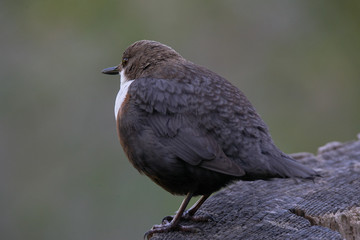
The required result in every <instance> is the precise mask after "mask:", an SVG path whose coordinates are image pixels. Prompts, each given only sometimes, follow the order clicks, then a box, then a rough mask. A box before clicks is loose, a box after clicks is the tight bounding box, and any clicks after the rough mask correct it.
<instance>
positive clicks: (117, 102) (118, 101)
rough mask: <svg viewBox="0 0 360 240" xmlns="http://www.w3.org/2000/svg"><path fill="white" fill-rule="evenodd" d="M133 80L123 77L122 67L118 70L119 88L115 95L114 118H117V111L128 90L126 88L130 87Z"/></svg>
mask: <svg viewBox="0 0 360 240" xmlns="http://www.w3.org/2000/svg"><path fill="white" fill-rule="evenodd" d="M133 81H134V80H128V79H127V78H126V77H125V74H124V69H123V70H121V72H120V90H119V92H118V94H117V95H116V100H115V108H114V112H115V120H116V119H117V115H118V112H119V110H120V109H121V105H122V104H123V102H124V100H125V97H126V94H127V92H128V89H129V87H130V84H131V83H132V82H133Z"/></svg>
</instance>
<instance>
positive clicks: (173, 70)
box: [102, 40, 317, 237]
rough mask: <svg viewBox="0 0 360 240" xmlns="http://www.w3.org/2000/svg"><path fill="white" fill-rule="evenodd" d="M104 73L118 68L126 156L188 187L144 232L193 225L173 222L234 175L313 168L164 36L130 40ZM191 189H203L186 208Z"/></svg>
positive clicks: (297, 174)
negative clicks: (171, 210) (169, 213)
mask: <svg viewBox="0 0 360 240" xmlns="http://www.w3.org/2000/svg"><path fill="white" fill-rule="evenodd" d="M102 73H105V74H120V91H119V93H118V94H117V97H116V101H115V119H116V125H117V131H118V135H119V138H120V143H121V145H122V147H123V149H124V151H125V153H126V155H127V157H128V158H129V160H130V162H131V163H132V164H133V165H134V167H135V168H136V169H137V170H138V171H139V172H140V173H143V174H145V175H147V176H148V177H149V178H150V179H151V180H153V181H154V182H155V183H157V184H158V185H160V186H161V187H163V188H164V189H165V190H166V191H168V192H170V193H172V194H176V195H186V198H185V199H184V201H183V202H182V204H181V206H180V209H179V210H178V212H177V213H176V215H175V216H174V217H167V218H165V219H164V220H163V222H162V224H161V225H155V226H153V227H152V228H151V230H150V231H148V232H147V233H146V235H145V236H147V237H150V236H152V234H153V233H157V232H166V231H172V230H178V231H192V230H193V229H192V228H191V227H189V226H182V225H180V224H179V221H180V220H181V218H187V219H193V220H196V216H194V214H195V212H196V211H197V210H198V209H199V207H200V206H201V204H202V203H204V201H205V200H206V199H207V198H208V197H209V196H210V195H211V194H212V193H213V192H215V191H217V190H219V189H220V188H222V187H224V186H225V185H227V184H229V183H231V182H232V181H234V180H238V179H240V180H257V179H269V178H277V177H280V178H306V179H313V178H314V177H315V176H317V173H316V172H315V171H314V170H312V169H310V168H308V167H306V166H304V165H302V164H300V163H298V162H296V161H295V160H294V159H292V158H291V157H290V156H288V155H286V154H285V153H283V152H282V151H281V150H279V149H278V148H277V147H276V146H275V144H274V143H273V141H272V139H271V136H270V134H269V131H268V128H267V126H266V124H265V123H264V122H263V121H262V119H261V118H260V116H259V115H258V114H257V113H256V111H255V109H254V107H253V106H252V105H251V103H250V102H249V100H248V99H247V98H246V97H245V95H244V94H243V93H242V92H241V91H240V90H239V89H238V88H236V87H235V86H234V85H232V84H231V83H230V82H229V81H227V80H226V79H224V78H223V77H221V76H219V75H218V74H216V73H214V72H212V71H210V70H208V69H207V68H205V67H202V66H198V65H196V64H194V63H192V62H190V61H188V60H186V59H184V58H183V57H182V56H180V54H178V53H177V52H176V51H175V50H173V49H172V48H170V47H168V46H166V45H164V44H161V43H159V42H155V41H148V40H142V41H138V42H135V43H134V44H132V45H131V46H129V47H128V48H127V49H126V50H125V52H124V53H123V57H122V61H121V64H119V65H118V66H115V67H110V68H106V69H104V70H103V71H102ZM197 195H202V197H201V198H200V199H199V201H198V202H197V203H195V205H194V206H193V207H191V208H190V209H189V210H187V211H185V209H186V206H187V204H188V203H189V201H190V199H191V197H193V196H197Z"/></svg>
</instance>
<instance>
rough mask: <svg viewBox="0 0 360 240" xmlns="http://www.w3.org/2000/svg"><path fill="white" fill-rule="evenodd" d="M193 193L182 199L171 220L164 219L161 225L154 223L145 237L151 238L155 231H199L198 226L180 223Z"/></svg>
mask: <svg viewBox="0 0 360 240" xmlns="http://www.w3.org/2000/svg"><path fill="white" fill-rule="evenodd" d="M192 196H193V193H188V194H187V195H186V197H185V199H184V200H183V201H182V203H181V205H180V208H179V210H178V211H177V213H176V215H175V216H174V217H173V218H172V220H171V221H170V222H169V221H165V222H164V221H163V223H162V224H161V225H154V226H153V227H152V228H151V229H150V230H149V231H147V232H146V233H145V235H144V239H146V238H147V239H150V238H151V237H152V235H153V234H154V233H161V232H170V231H173V230H174V231H184V232H194V231H197V229H196V228H194V227H191V226H182V225H180V224H179V221H180V219H181V217H182V216H183V213H184V211H185V209H186V206H187V205H188V204H189V202H190V199H191V198H192Z"/></svg>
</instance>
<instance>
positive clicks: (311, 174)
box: [271, 153, 320, 179]
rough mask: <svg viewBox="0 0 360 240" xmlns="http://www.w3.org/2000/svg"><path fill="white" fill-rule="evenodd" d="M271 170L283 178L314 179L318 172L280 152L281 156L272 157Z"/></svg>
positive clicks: (318, 175)
mask: <svg viewBox="0 0 360 240" xmlns="http://www.w3.org/2000/svg"><path fill="white" fill-rule="evenodd" d="M271 163H272V164H271V171H272V172H273V173H274V174H275V175H278V176H280V177H284V178H304V179H314V178H316V177H320V174H319V173H318V172H316V171H314V170H313V169H311V168H309V167H307V166H305V165H303V164H301V163H299V162H297V161H295V160H294V159H293V158H292V157H290V156H288V155H286V154H284V153H283V154H281V158H280V159H279V158H276V159H272V161H271Z"/></svg>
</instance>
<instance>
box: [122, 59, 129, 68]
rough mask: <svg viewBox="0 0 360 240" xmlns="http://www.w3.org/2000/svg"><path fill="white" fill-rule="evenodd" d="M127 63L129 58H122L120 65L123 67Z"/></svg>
mask: <svg viewBox="0 0 360 240" xmlns="http://www.w3.org/2000/svg"><path fill="white" fill-rule="evenodd" d="M128 61H129V58H127V57H124V58H123V59H122V65H123V67H124V66H125V65H126V64H127V62H128Z"/></svg>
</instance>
